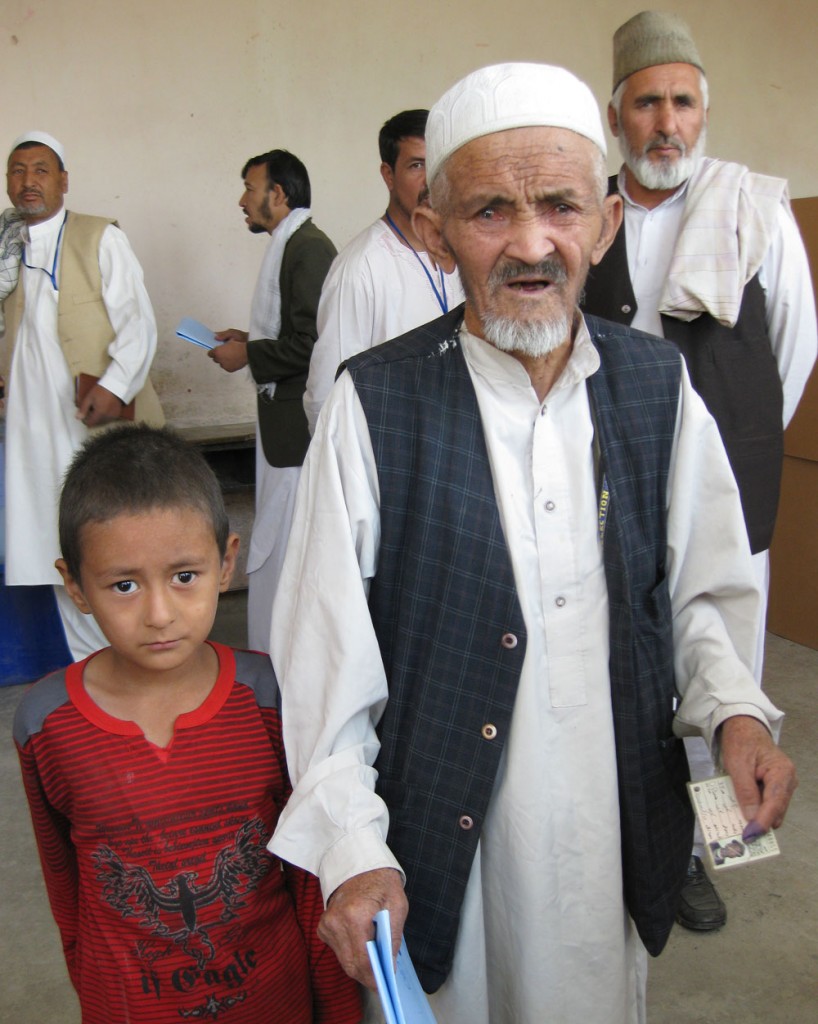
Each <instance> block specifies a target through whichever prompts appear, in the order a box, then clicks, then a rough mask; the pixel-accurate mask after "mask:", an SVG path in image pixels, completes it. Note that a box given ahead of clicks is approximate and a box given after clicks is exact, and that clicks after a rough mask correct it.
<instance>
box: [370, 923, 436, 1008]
mask: <svg viewBox="0 0 818 1024" xmlns="http://www.w3.org/2000/svg"><path fill="white" fill-rule="evenodd" d="M374 921H375V938H374V939H371V940H370V941H369V942H367V944H366V950H367V952H368V953H369V962H370V963H371V964H372V971H373V973H374V975H375V981H376V982H377V985H378V995H379V996H380V999H381V1006H382V1007H383V1012H384V1016H385V1017H386V1024H437V1022H436V1021H435V1015H434V1014H433V1013H432V1008H431V1006H429V1000H428V999H427V998H426V993H425V992H424V991H423V989H422V988H421V986H420V982H419V981H418V976H417V974H416V973H415V967H414V964H413V963H412V959H411V957H410V956H409V950H408V949H407V948H406V940H405V939H401V944H400V950H399V951H398V959H397V963H396V964H395V965H394V966H393V964H392V927H391V924H390V922H389V911H388V910H381V911H380V912H379V913H378V914H376V915H375V918H374Z"/></svg>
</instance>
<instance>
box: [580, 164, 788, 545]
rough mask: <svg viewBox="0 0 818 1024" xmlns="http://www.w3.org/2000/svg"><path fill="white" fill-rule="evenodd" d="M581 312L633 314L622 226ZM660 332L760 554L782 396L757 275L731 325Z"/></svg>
mask: <svg viewBox="0 0 818 1024" xmlns="http://www.w3.org/2000/svg"><path fill="white" fill-rule="evenodd" d="M616 182H617V179H616V178H615V177H613V178H611V179H610V181H609V188H610V190H611V191H612V192H616V190H617V185H616ZM582 308H583V309H584V310H585V311H586V312H588V313H593V314H594V316H601V317H605V318H606V319H607V320H614V321H615V322H616V323H620V324H630V323H631V322H632V321H633V318H634V317H635V316H636V311H637V309H638V306H637V303H636V298H635V297H634V294H633V286H632V284H631V279H630V274H629V273H628V254H627V247H626V240H625V225H624V224H623V225H622V227H621V228H620V229H619V232H618V234H617V236H616V238H615V239H614V243H613V245H612V246H611V247H610V249H609V250H608V251H607V253H605V256H604V257H603V259H602V262H601V263H600V264H599V265H598V266H596V267H591V270H590V271H589V273H588V280H587V281H586V282H585V294H584V297H583V300H582ZM662 330H663V331H664V335H665V337H666V338H669V339H670V340H671V341H673V342H675V344H677V345H678V346H679V349H680V350H681V353H682V355H683V356H684V358H685V362H686V363H687V369H688V372H689V374H690V380H691V383H692V384H693V387H694V388H695V389H696V390H697V391H698V393H699V394H700V395H701V397H702V399H703V401H704V404H705V405H706V406H707V408H708V411H709V412H710V414H711V415H712V417H713V419H714V420H715V421H716V423H717V425H718V428H719V432H720V433H721V439H722V441H723V442H724V447H725V450H726V451H727V457H728V458H729V460H730V465H731V467H732V469H733V473H734V474H735V477H736V483H737V484H738V489H739V493H740V495H741V507H742V510H743V512H744V522H745V524H746V526H747V535H748V537H749V539H750V548H751V550H752V551H753V552H756V551H766V549H767V548H768V547H769V546H770V542H771V540H772V536H773V528H774V526H775V517H776V514H777V512H778V498H779V492H780V489H781V469H782V465H783V460H784V430H783V427H782V422H783V418H784V391H783V388H782V386H781V377H780V376H779V373H778V364H777V363H776V361H775V355H774V353H773V350H772V345H771V344H770V337H769V334H768V333H767V320H766V305H765V298H764V290H763V288H762V287H761V284H760V283H759V280H758V276H757V275H756V276H755V277H754V278H752V280H751V281H749V282H748V283H747V285H746V286H745V288H744V293H743V295H742V297H741V308H740V309H739V315H738V320H737V321H736V325H735V327H725V326H724V325H723V324H720V323H719V322H718V321H717V320H714V319H713V317H711V316H708V315H707V314H702V315H701V316H698V317H696V319H695V320H691V321H690V322H689V323H686V322H685V321H684V320H677V319H676V318H675V317H672V316H663V317H662Z"/></svg>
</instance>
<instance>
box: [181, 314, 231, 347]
mask: <svg viewBox="0 0 818 1024" xmlns="http://www.w3.org/2000/svg"><path fill="white" fill-rule="evenodd" d="M176 337H177V338H184V339H185V341H192V342H193V344H194V345H199V346H200V347H201V348H215V347H216V346H217V345H218V344H220V343H219V342H218V341H216V336H215V335H214V333H213V331H211V330H210V328H209V327H205V325H204V324H200V323H199V321H198V320H194V319H193V318H192V317H189V316H183V317H182V319H181V320H180V321H179V326H178V327H177V328H176Z"/></svg>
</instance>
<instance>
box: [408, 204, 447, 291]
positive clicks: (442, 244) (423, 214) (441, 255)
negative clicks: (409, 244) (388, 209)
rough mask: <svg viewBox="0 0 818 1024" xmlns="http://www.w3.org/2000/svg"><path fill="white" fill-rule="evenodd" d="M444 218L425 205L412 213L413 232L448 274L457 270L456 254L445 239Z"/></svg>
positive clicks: (417, 207)
mask: <svg viewBox="0 0 818 1024" xmlns="http://www.w3.org/2000/svg"><path fill="white" fill-rule="evenodd" d="M442 224H443V221H442V218H441V216H440V214H439V213H438V212H437V210H433V209H432V208H431V207H430V206H428V205H426V204H423V205H421V206H416V207H415V209H414V210H413V211H412V230H413V231H414V232H415V234H416V235H417V236H418V238H419V239H420V240H421V242H423V247H424V249H425V250H426V252H428V253H429V255H430V256H431V257H432V259H433V260H434V261H435V263H436V264H437V265H438V266H439V267H441V268H442V269H443V270H444V271H445V272H446V273H447V274H451V272H452V271H453V270H454V268H455V261H454V254H453V253H452V251H451V249H450V248H449V246H448V245H447V244H446V240H445V239H444V237H443V230H442Z"/></svg>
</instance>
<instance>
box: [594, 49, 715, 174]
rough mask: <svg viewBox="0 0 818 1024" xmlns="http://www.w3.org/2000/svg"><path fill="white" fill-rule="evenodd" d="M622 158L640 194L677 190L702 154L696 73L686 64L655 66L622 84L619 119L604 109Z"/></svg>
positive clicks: (698, 76) (703, 127)
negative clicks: (643, 192)
mask: <svg viewBox="0 0 818 1024" xmlns="http://www.w3.org/2000/svg"><path fill="white" fill-rule="evenodd" d="M608 120H609V123H610V126H611V131H612V132H613V134H614V135H615V136H616V137H617V138H618V140H619V148H620V150H621V152H622V158H623V159H624V161H625V163H626V164H627V166H628V167H629V168H630V170H631V172H632V173H633V175H634V177H635V178H636V180H637V181H638V182H639V184H640V185H642V186H643V187H644V188H647V189H651V190H653V191H666V190H669V189H675V188H678V187H679V186H680V185H681V184H682V183H683V182H685V181H687V179H688V178H689V177H690V175H691V174H692V173H693V169H694V167H695V164H696V160H697V159H698V158H699V157H700V156H701V155H702V154H703V153H704V147H705V142H706V138H707V131H706V126H707V111H706V110H705V106H704V98H703V96H702V88H701V72H700V71H699V69H698V68H695V67H693V65H692V64H659V65H657V66H656V67H652V68H644V69H643V70H642V71H637V72H635V73H634V74H632V75H631V76H630V77H629V78H627V79H626V80H625V88H624V91H623V93H622V100H621V103H620V108H619V114H618V116H617V114H616V111H615V110H613V108H609V111H608Z"/></svg>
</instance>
